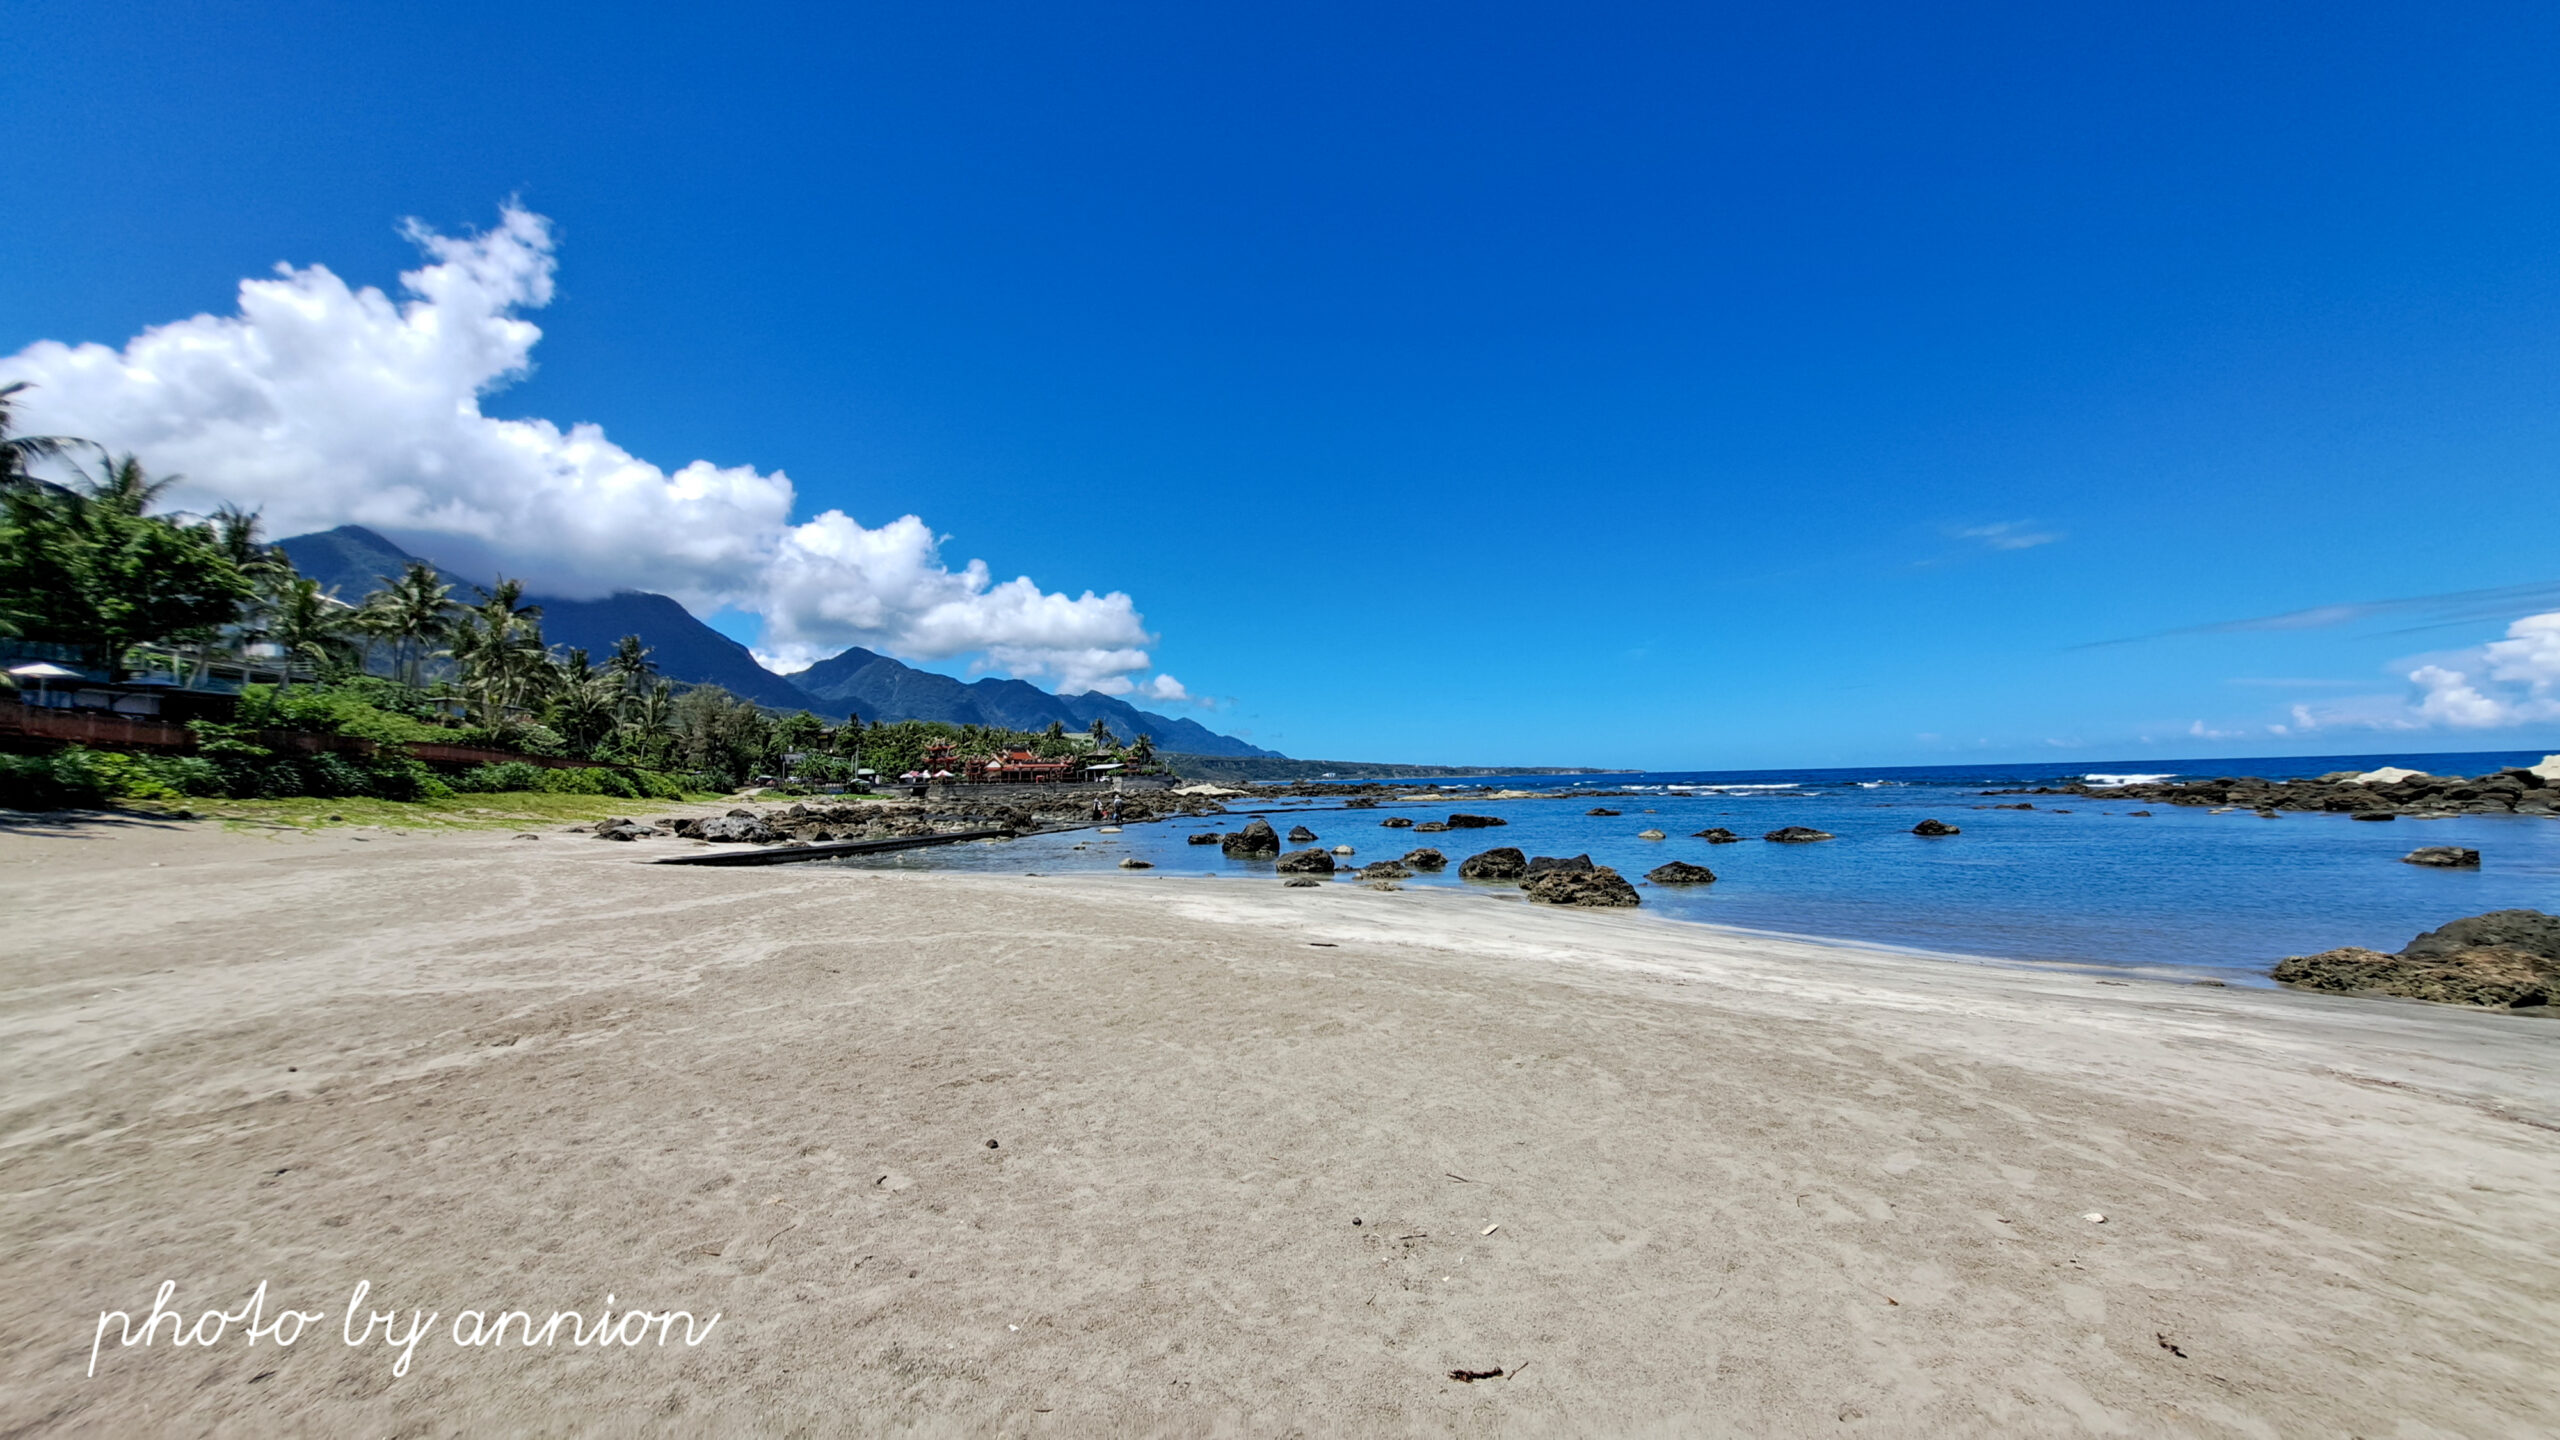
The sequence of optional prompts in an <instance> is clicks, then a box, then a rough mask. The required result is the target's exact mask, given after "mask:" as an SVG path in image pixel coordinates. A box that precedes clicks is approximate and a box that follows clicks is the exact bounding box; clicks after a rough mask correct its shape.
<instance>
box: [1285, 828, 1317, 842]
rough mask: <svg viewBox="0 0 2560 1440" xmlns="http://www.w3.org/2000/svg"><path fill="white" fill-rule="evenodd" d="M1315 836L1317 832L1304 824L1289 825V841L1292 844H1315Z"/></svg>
mask: <svg viewBox="0 0 2560 1440" xmlns="http://www.w3.org/2000/svg"><path fill="white" fill-rule="evenodd" d="M1315 838H1316V832H1314V831H1313V830H1310V829H1308V828H1307V827H1306V826H1304V825H1292V826H1290V827H1289V843H1290V844H1292V845H1309V844H1313V843H1314V842H1315Z"/></svg>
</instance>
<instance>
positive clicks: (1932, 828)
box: [1911, 820, 1964, 835]
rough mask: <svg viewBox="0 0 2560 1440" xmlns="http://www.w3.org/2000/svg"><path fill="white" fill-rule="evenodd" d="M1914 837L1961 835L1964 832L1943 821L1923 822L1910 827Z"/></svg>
mask: <svg viewBox="0 0 2560 1440" xmlns="http://www.w3.org/2000/svg"><path fill="white" fill-rule="evenodd" d="M1911 833H1912V834H1914V835H1961V834H1963V833H1964V832H1963V831H1962V830H1959V829H1957V828H1956V827H1955V826H1953V825H1950V824H1948V823H1947V822H1946V821H1944V820H1923V821H1921V822H1920V823H1919V824H1917V825H1914V826H1912V827H1911Z"/></svg>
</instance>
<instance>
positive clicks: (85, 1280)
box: [0, 825, 2560, 1434]
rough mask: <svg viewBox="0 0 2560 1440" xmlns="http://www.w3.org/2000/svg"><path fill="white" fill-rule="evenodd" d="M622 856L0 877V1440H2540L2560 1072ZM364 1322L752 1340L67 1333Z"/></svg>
mask: <svg viewBox="0 0 2560 1440" xmlns="http://www.w3.org/2000/svg"><path fill="white" fill-rule="evenodd" d="M646 851H647V847H646V846H643V845H636V844H635V845H623V844H613V843H609V842H602V841H580V842H575V843H572V842H571V841H570V839H569V837H566V836H546V837H544V838H543V840H542V841H540V842H539V843H534V842H524V841H516V840H511V839H509V838H507V837H506V836H504V835H502V834H498V833H494V832H446V833H437V834H427V833H416V834H410V835H405V836H399V835H391V834H387V833H374V834H371V835H365V834H358V833H354V830H353V827H332V828H330V829H326V830H320V831H294V832H259V833H256V834H238V833H224V832H222V831H220V830H218V829H213V828H211V827H209V826H204V825H197V826H192V827H190V826H171V827H167V828H165V829H163V828H119V827H111V826H104V825H101V826H96V827H92V828H90V829H87V830H78V831H76V832H75V833H71V834H63V835H50V836H46V835H32V834H27V833H24V832H15V831H13V832H0V899H5V901H6V902H7V903H8V905H9V907H10V910H11V913H12V914H13V915H17V916H22V917H25V918H24V919H23V920H22V921H21V923H20V928H19V932H18V933H19V937H20V939H21V941H22V942H23V943H22V944H21V945H20V946H19V947H17V953H16V955H15V957H14V958H12V959H10V960H8V961H6V962H0V1067H5V1070H4V1071H0V1073H5V1074H6V1075H7V1077H8V1083H7V1085H6V1087H5V1094H6V1096H7V1107H6V1114H5V1117H0V1155H5V1156H6V1157H8V1159H9V1161H10V1165H11V1170H12V1174H13V1179H14V1180H15V1181H16V1183H15V1185H13V1192H14V1194H15V1196H16V1198H17V1202H18V1203H17V1204H15V1205H14V1206H13V1207H12V1208H11V1212H10V1214H9V1215H8V1217H7V1218H6V1219H5V1220H0V1225H5V1227H6V1230H5V1234H6V1237H7V1239H8V1241H9V1244H10V1250H11V1253H12V1254H13V1255H15V1256H19V1257H22V1258H21V1260H20V1263H19V1265H18V1266H17V1267H16V1268H17V1271H18V1274H17V1276H16V1277H15V1279H16V1282H17V1283H15V1284H14V1285H13V1286H12V1287H10V1288H9V1290H7V1291H6V1292H0V1340H4V1341H5V1343H4V1344H0V1398H5V1400H6V1402H7V1404H8V1406H9V1408H10V1411H11V1413H13V1414H17V1415H22V1416H29V1417H42V1419H43V1423H44V1424H45V1425H46V1427H47V1428H58V1429H64V1430H69V1431H73V1432H105V1431H110V1430H117V1429H130V1428H133V1427H135V1426H140V1425H149V1426H152V1427H155V1428H166V1427H168V1426H172V1425H175V1426H180V1427H184V1428H189V1429H198V1430H203V1429H217V1430H218V1429H225V1428H253V1427H266V1428H277V1427H280V1428H285V1429H338V1430H345V1429H368V1430H374V1429H386V1428H407V1429H431V1430H445V1429H454V1428H463V1429H491V1428H496V1429H525V1428H533V1429H550V1430H583V1429H595V1428H628V1427H630V1426H635V1425H638V1424H642V1423H655V1424H669V1423H672V1424H675V1425H679V1426H685V1425H690V1426H693V1427H695V1428H706V1427H711V1426H715V1425H728V1426H737V1425H748V1424H754V1425H762V1426H764V1427H766V1428H775V1427H786V1428H787V1427H790V1426H794V1425H798V1426H810V1427H817V1428H852V1429H856V1430H866V1431H885V1430H899V1429H922V1430H924V1431H925V1432H927V1433H932V1432H934V1431H936V1430H949V1431H954V1432H966V1433H976V1432H980V1431H999V1432H1002V1433H1049V1432H1050V1431H1052V1430H1054V1432H1055V1433H1062V1434H1063V1433H1075V1432H1078V1431H1082V1432H1084V1433H1091V1432H1092V1431H1094V1430H1096V1429H1122V1430H1134V1431H1140V1432H1150V1433H1171V1432H1196V1431H1197V1430H1199V1429H1202V1428H1209V1427H1212V1426H1214V1425H1217V1424H1226V1425H1228V1426H1229V1427H1230V1428H1235V1429H1239V1430H1261V1429H1286V1428H1288V1427H1290V1426H1292V1425H1299V1426H1304V1427H1306V1428H1309V1429H1313V1430H1319V1431H1324V1430H1358V1431H1368V1432H1375V1431H1381V1430H1383V1431H1389V1432H1416V1433H1447V1432H1455V1431H1471V1432H1472V1431H1481V1430H1485V1429H1491V1428H1505V1429H1514V1430H1520V1431H1524V1432H1528V1433H1544V1432H1548V1431H1558V1432H1563V1431H1574V1430H1582V1431H1588V1430H1590V1429H1593V1428H1600V1429H1611V1428H1635V1427H1640V1426H1646V1425H1653V1426H1662V1427H1668V1428H1671V1429H1675V1430H1683V1431H1704V1432H1708V1433H1714V1432H1717V1431H1719V1430H1728V1431H1731V1432H1733V1433H1770V1432H1793V1431H1800V1430H1806V1429H1812V1428H1817V1427H1819V1428H1822V1429H1825V1430H1846V1431H1847V1432H1849V1433H1875V1434H1893V1433H1911V1432H1912V1431H1914V1430H1918V1429H1938V1430H1947V1429H1953V1430H1959V1431H1963V1430H1972V1431H1982V1430H2002V1431H2019V1430H2027V1431H2053V1430H2071V1429H2089V1430H2106V1429H2110V1428H2123V1429H2130V1430H2135V1431H2148V1430H2158V1429H2177V1430H2191V1431H2197V1432H2202V1433H2247V1432H2249V1431H2251V1430H2252V1429H2254V1428H2259V1427H2267V1428H2273V1429H2275V1430H2278V1431H2281V1432H2286V1433H2292V1432H2297V1431H2303V1430H2333V1429H2334V1430H2346V1429H2361V1430H2365V1431H2367V1432H2371V1431H2375V1430H2387V1429H2389V1428H2390V1426H2391V1425H2392V1423H2393V1422H2394V1421H2395V1419H2396V1420H2398V1421H2404V1422H2408V1423H2425V1424H2433V1425H2439V1426H2445V1427H2449V1428H2453V1429H2456V1430H2460V1431H2462V1432H2464V1433H2484V1434H2495V1433H2526V1432H2530V1431H2533V1430H2537V1429H2546V1428H2551V1427H2552V1426H2554V1425H2555V1424H2560V1399H2555V1397H2553V1396H2552V1395H2551V1394H2550V1393H2549V1391H2548V1387H2547V1386H2546V1385H2543V1384H2541V1383H2540V1379H2541V1377H2542V1376H2545V1375H2547V1365H2548V1356H2549V1354H2550V1353H2551V1352H2552V1350H2553V1348H2554V1346H2555V1343H2560V1259H2555V1257H2553V1256H2552V1255H2551V1254H2550V1253H2549V1249H2548V1246H2547V1245H2544V1244H2543V1243H2542V1237H2545V1236H2547V1235H2548V1234H2549V1233H2551V1232H2552V1230H2553V1228H2554V1226H2555V1225H2560V1065H2554V1064H2553V1063H2552V1061H2553V1059H2554V1058H2555V1057H2560V1031H2554V1030H2551V1029H2549V1028H2546V1027H2547V1022H2542V1021H2536V1020H2532V1019H2528V1018H2522V1017H2513V1016H2502V1015H2494V1014H2484V1013H2473V1012H2464V1011H2455V1010H2450V1009H2447V1008H2445V1007H2433V1006H2419V1005H2416V1004H2414V1003H2412V1004H2400V1005H2392V1004H2377V1003H2376V1002H2374V1001H2370V1000H2362V999H2343V998H2335V997H2328V996H2321V995H2314V994H2304V993H2299V992H2293V991H2285V990H2263V991H2262V990H2250V989H2240V988H2236V987H2235V988H2231V989H2216V988H2202V987H2188V986H2183V985H2175V984H2162V985H2145V984H2140V983H2117V984H2110V985H2099V984H2093V983H2091V978H2090V977H2088V976H2086V975H2080V974H2067V973H2061V972H2060V971H2059V970H2058V969H2057V968H2056V967H2050V966H2045V965H2040V964H2020V963H2017V962H2007V961H1999V960H1991V961H1987V962H1985V963H1979V964H1970V965H1950V964H1948V963H1946V960H1945V959H1944V958H1937V957H1935V956H1924V955H1921V954H1913V953H1896V952H1894V951H1891V950H1887V949H1885V948H1883V947H1877V946H1871V945H1861V944H1856V943H1844V942H1831V941H1823V940H1818V939H1793V938H1782V937H1775V936H1770V935H1766V934H1761V933H1756V932H1745V931H1740V930H1735V929H1730V928H1722V927H1715V926H1710V925H1706V924H1702V923H1699V922H1689V921H1677V922H1671V921H1670V917H1667V916H1657V915H1648V914H1644V913H1642V912H1636V913H1612V912H1593V911H1584V910H1570V911H1558V910H1552V909H1549V908H1547V907H1539V906H1533V905H1531V904H1529V903H1528V902H1526V901H1521V902H1516V903H1504V902H1498V901H1492V900H1490V899H1487V898H1485V897H1478V896H1468V895H1463V894H1457V893H1453V894H1448V895H1442V894H1440V893H1438V892H1436V891H1431V890H1423V889H1408V890H1402V891H1395V892H1379V891H1370V890H1366V889H1362V888H1359V887H1355V886H1340V887H1328V888H1323V889H1317V890H1312V891H1310V890H1288V889H1285V888H1283V887H1279V886H1276V885H1273V886H1245V885H1238V886H1227V887H1219V886H1182V887H1165V888H1161V889H1149V888H1147V887H1146V886H1144V885H1143V883H1138V882H1142V881H1143V879H1145V878H1188V877H1181V876H1165V875H1156V876H1151V877H1122V876H1043V877H1038V878H1030V877H1024V876H1020V875H1003V874H968V873H958V872H897V871H860V870H850V869H843V868H836V867H804V866H781V867H774V868H754V869H741V870H729V869H690V868H685V867H658V866H651V865H647V864H645V863H635V862H641V861H644V860H645V859H646V858H647V856H646ZM128 897H134V898H141V899H142V903H133V899H132V898H128ZM143 897H147V898H143ZM1666 922H1670V923H1666ZM173 936H175V937H179V938H180V939H181V942H182V943H180V944H177V945H174V946H173V945H172V944H170V940H171V938H172V937H173ZM288 1067H292V1068H290V1069H288ZM990 1139H994V1140H998V1141H1000V1148H995V1149H990V1148H987V1146H986V1144H985V1142H986V1141H988V1140H990ZM1452 1177H1458V1178H1452ZM2084 1212H2086V1213H2091V1214H2097V1213H2102V1214H2104V1215H2105V1216H2106V1219H2105V1220H2104V1221H2103V1222H2091V1221H2088V1220H2086V1219H2084V1218H2083V1215H2084ZM1354 1216H1358V1217H1360V1218H1361V1219H1362V1220H1363V1222H1364V1223H1363V1224H1362V1225H1360V1226H1357V1227H1355V1226H1353V1225H1351V1224H1350V1220H1351V1218H1352V1217H1354ZM1488 1226H1491V1227H1495V1228H1493V1229H1492V1230H1490V1231H1488V1230H1487V1227H1488ZM359 1278H362V1279H366V1280H369V1281H370V1282H371V1283H372V1284H373V1286H374V1287H375V1291H376V1293H377V1296H378V1298H377V1300H376V1301H375V1302H374V1303H378V1304H381V1305H385V1306H389V1305H399V1306H403V1307H408V1306H419V1307H424V1308H429V1309H434V1308H439V1307H441V1308H442V1309H443V1310H444V1311H446V1312H448V1319H449V1318H450V1313H449V1312H451V1311H452V1310H453V1309H454V1308H455V1307H457V1306H461V1305H466V1304H468V1305H473V1306H479V1305H484V1304H498V1303H504V1304H506V1305H509V1306H516V1305H523V1306H526V1307H528V1308H532V1309H535V1310H537V1311H543V1312H544V1313H547V1310H546V1309H545V1307H567V1308H580V1307H582V1306H583V1307H584V1308H587V1309H592V1308H593V1307H594V1305H595V1304H597V1303H599V1302H600V1301H601V1298H602V1296H603V1295H604V1294H605V1293H606V1292H608V1291H611V1292H613V1293H615V1294H617V1295H619V1296H620V1297H621V1298H622V1300H623V1301H624V1302H625V1303H627V1304H630V1305H635V1306H640V1307H643V1308H646V1309H651V1310H657V1311H662V1312H663V1311H665V1310H668V1309H671V1308H682V1309H685V1310H687V1311H693V1312H699V1313H703V1314H708V1313H710V1312H713V1311H718V1312H721V1313H722V1314H724V1315H725V1316H726V1318H725V1319H724V1320H723V1322H722V1325H721V1328H720V1330H719V1331H718V1332H717V1337H716V1339H715V1340H714V1341H713V1342H711V1343H708V1344H705V1345H704V1346H702V1347H701V1348H699V1349H695V1350H690V1351H687V1350H683V1349H682V1347H681V1346H680V1345H677V1346H669V1347H667V1349H666V1350H665V1352H664V1353H663V1354H661V1353H659V1352H658V1351H656V1350H654V1349H649V1350H642V1351H635V1352H632V1353H630V1354H619V1353H617V1354H612V1355H605V1354H595V1353H586V1352H577V1353H561V1352H559V1351H554V1350H534V1351H529V1352H515V1353H509V1354H505V1355H499V1354H495V1353H488V1352H482V1351H474V1350H467V1349H458V1348H456V1347H454V1346H451V1345H449V1344H442V1343H440V1342H439V1343H436V1344H430V1345H427V1346H425V1347H422V1348H421V1349H419V1351H418V1352H417V1355H416V1361H415V1368H414V1369H412V1370H411V1371H410V1372H409V1373H407V1374H406V1375H403V1376H400V1377H396V1378H395V1377H393V1376H392V1375H391V1374H390V1370H389V1364H388V1362H387V1361H386V1360H385V1359H384V1358H383V1357H382V1356H381V1355H380V1354H378V1353H376V1351H368V1350H363V1349H351V1348H349V1347H346V1346H344V1345H340V1344H337V1343H335V1341H334V1340H333V1341H332V1343H331V1344H330V1345H329V1346H328V1347H327V1348H321V1349H311V1348H297V1349H295V1350H293V1351H291V1352H289V1353H286V1354H281V1355H280V1354H277V1353H275V1352H273V1351H262V1352H260V1353H259V1354H256V1355H252V1354H250V1353H249V1352H247V1351H245V1350H240V1349H232V1348H217V1349H213V1350H209V1351H194V1350H189V1351H170V1350H167V1349H165V1348H164V1349H160V1350H156V1351H145V1350H140V1349H136V1350H131V1351H123V1352H117V1351H115V1350H114V1349H113V1347H112V1346H111V1347H110V1352H109V1354H108V1356H107V1357H106V1359H105V1360H104V1361H102V1363H101V1372H100V1377H99V1379H97V1380H95V1381H88V1380H84V1379H83V1378H82V1376H81V1368H82V1366H83V1365H84V1364H85V1363H86V1360H87V1347H88V1344H89V1338H90V1337H89V1324H90V1322H91V1320H92V1319H93V1318H94V1316H95V1314H96V1312H97V1310H99V1309H100V1308H103V1307H109V1306H112V1307H117V1308H136V1307H144V1306H147V1305H148V1303H149V1302H150V1300H151V1295H152V1290H153V1287H154V1286H156V1285H157V1284H158V1283H159V1282H160V1281H162V1280H164V1279H174V1280H176V1281H178V1282H179V1284H180V1290H181V1297H180V1300H179V1302H178V1303H180V1304H182V1305H191V1306H192V1308H202V1306H203V1305H208V1304H214V1303H219V1304H222V1305H225V1306H229V1305H236V1304H238V1303H239V1302H240V1300H241V1299H242V1297H244V1296H245V1295H246V1294H247V1292H248V1289H249V1287H250V1286H251V1285H252V1284H254V1283H256V1282H257V1281H258V1280H260V1279H265V1280H269V1281H271V1282H273V1284H274V1285H275V1286H276V1287H277V1292H276V1295H277V1303H301V1302H307V1301H313V1300H315V1299H321V1300H324V1301H325V1302H326V1304H327V1306H328V1308H330V1310H331V1323H332V1324H334V1323H335V1319H336V1313H335V1311H336V1307H337V1306H339V1305H343V1304H344V1302H345V1299H346V1296H347V1293H348V1290H349V1287H350V1286H351V1285H352V1284H353V1283H354V1282H355V1281H356V1280H358V1279H359ZM313 1308H320V1307H319V1306H318V1305H314V1307H313ZM1012 1327H1019V1328H1018V1329H1017V1328H1012ZM2171 1345H2174V1346H2176V1347H2177V1350H2178V1352H2180V1353H2174V1354H2173V1353H2172V1352H2171V1351H2170V1350H2169V1349H2168V1348H2166V1347H2167V1346H2171ZM378 1348H379V1347H378V1346H377V1347H376V1350H377V1351H378ZM1521 1361H1526V1362H1528V1363H1527V1364H1526V1366H1525V1368H1522V1367H1521V1366H1520V1363H1519V1362H1521ZM1493 1366H1503V1367H1506V1368H1508V1369H1516V1370H1518V1371H1519V1378H1518V1379H1517V1380H1516V1381H1506V1382H1482V1383H1477V1384H1471V1385H1470V1384H1461V1383H1457V1382H1453V1381H1451V1380H1449V1379H1448V1378H1447V1377H1446V1373H1445V1372H1446V1371H1447V1370H1449V1369H1451V1368H1467V1369H1485V1368H1491V1367H1493ZM261 1372H266V1373H264V1374H262V1373H261ZM1852 1412H1854V1414H1852ZM1221 1417H1223V1418H1221ZM1844 1417H1845V1418H1844Z"/></svg>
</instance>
